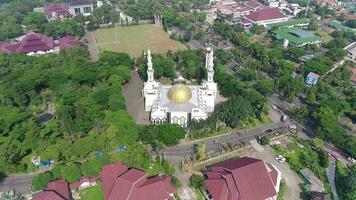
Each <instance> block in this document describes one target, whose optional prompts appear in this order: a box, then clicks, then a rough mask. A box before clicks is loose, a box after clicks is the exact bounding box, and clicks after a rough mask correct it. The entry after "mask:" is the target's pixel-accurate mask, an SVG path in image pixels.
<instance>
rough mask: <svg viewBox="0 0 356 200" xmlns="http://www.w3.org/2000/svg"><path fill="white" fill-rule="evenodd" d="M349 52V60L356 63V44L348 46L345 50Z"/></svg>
mask: <svg viewBox="0 0 356 200" xmlns="http://www.w3.org/2000/svg"><path fill="white" fill-rule="evenodd" d="M344 49H345V50H346V51H347V58H348V59H349V60H350V61H352V62H354V63H356V61H355V59H356V42H353V43H351V44H350V45H347V46H346V47H345V48H344Z"/></svg>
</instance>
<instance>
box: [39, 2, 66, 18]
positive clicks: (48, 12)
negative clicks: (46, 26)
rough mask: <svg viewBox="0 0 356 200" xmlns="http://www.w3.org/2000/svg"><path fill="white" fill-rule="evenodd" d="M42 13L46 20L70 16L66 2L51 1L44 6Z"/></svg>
mask: <svg viewBox="0 0 356 200" xmlns="http://www.w3.org/2000/svg"><path fill="white" fill-rule="evenodd" d="M43 14H44V15H45V16H46V18H47V20H48V21H52V20H57V19H64V18H70V17H72V15H71V14H70V12H69V5H68V4H66V3H52V4H49V5H48V6H47V7H45V8H44V10H43Z"/></svg>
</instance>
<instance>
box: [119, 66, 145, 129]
mask: <svg viewBox="0 0 356 200" xmlns="http://www.w3.org/2000/svg"><path fill="white" fill-rule="evenodd" d="M142 89H143V81H142V79H141V78H140V76H139V74H138V72H136V71H132V73H131V79H130V81H129V82H128V83H126V84H125V86H124V88H123V95H124V97H125V104H126V109H127V112H128V113H129V114H130V116H131V117H132V118H133V119H134V120H135V121H136V123H137V124H149V113H148V112H145V110H144V101H143V98H142V97H141V92H142Z"/></svg>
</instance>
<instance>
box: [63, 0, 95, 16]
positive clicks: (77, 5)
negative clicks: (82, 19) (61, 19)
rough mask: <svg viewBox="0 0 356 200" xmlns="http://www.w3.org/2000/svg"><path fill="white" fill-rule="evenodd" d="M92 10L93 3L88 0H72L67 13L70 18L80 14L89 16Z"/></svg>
mask: <svg viewBox="0 0 356 200" xmlns="http://www.w3.org/2000/svg"><path fill="white" fill-rule="evenodd" d="M93 10H94V6H93V3H91V2H90V1H89V0H74V1H72V3H71V4H70V6H69V12H70V14H71V15H72V16H76V15H80V14H82V15H84V16H89V15H91V13H92V12H93Z"/></svg>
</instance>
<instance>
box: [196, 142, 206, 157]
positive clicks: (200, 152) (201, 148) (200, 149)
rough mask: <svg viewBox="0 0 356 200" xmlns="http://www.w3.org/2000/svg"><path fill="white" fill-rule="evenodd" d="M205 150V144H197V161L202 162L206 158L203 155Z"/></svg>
mask: <svg viewBox="0 0 356 200" xmlns="http://www.w3.org/2000/svg"><path fill="white" fill-rule="evenodd" d="M205 148H206V145H205V144H199V145H198V147H197V154H198V155H197V158H198V160H204V159H205V158H206V155H205Z"/></svg>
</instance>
